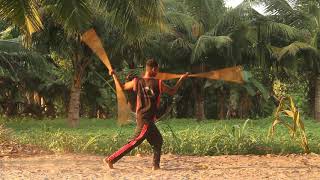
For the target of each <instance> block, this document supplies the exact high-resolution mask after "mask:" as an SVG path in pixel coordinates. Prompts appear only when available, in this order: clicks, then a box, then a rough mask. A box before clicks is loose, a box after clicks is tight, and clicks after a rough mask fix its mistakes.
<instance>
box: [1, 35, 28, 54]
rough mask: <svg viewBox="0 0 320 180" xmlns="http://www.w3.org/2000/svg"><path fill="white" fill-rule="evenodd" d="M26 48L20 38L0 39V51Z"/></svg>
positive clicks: (21, 50) (17, 50)
mask: <svg viewBox="0 0 320 180" xmlns="http://www.w3.org/2000/svg"><path fill="white" fill-rule="evenodd" d="M23 51H26V49H25V48H24V47H23V46H22V42H21V39H20V38H15V39H8V40H0V52H6V53H10V52H23Z"/></svg>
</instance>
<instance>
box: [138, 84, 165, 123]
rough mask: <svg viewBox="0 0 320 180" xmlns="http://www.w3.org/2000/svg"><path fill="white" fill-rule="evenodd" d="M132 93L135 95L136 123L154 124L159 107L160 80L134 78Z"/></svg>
mask: <svg viewBox="0 0 320 180" xmlns="http://www.w3.org/2000/svg"><path fill="white" fill-rule="evenodd" d="M134 81H135V86H134V91H136V93H137V106H136V113H137V121H139V122H144V123H149V122H154V120H155V119H156V114H157V112H158V108H159V105H160V94H161V83H162V82H161V80H158V79H154V78H135V79H134Z"/></svg>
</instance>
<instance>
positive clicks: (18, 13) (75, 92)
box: [0, 0, 162, 126]
mask: <svg viewBox="0 0 320 180" xmlns="http://www.w3.org/2000/svg"><path fill="white" fill-rule="evenodd" d="M93 4H94V5H93ZM161 6H162V4H161V1H158V0H153V1H145V2H137V1H132V0H127V1H114V0H101V1H90V0H70V1H61V0H22V1H20V0H1V1H0V15H1V18H2V19H3V20H7V21H10V22H11V23H12V24H14V25H16V26H18V27H19V28H20V30H21V31H22V32H23V34H24V35H25V36H24V37H26V38H25V39H28V40H29V41H27V42H30V39H31V35H32V34H34V33H35V32H37V31H39V30H42V29H45V28H47V27H46V26H44V25H43V24H45V23H48V22H46V21H47V20H49V21H51V22H52V23H53V24H54V26H55V27H58V29H59V28H60V31H59V30H58V31H56V32H53V33H61V34H62V37H66V38H65V39H68V40H70V41H69V42H72V44H73V45H72V46H64V47H67V49H66V51H65V52H63V53H62V54H63V55H62V57H65V56H66V53H70V54H68V55H67V56H68V58H69V59H72V62H73V63H72V67H73V78H72V86H71V94H70V101H69V113H68V120H69V122H70V123H71V125H72V126H75V125H76V124H77V122H78V120H79V104H80V92H81V84H82V77H83V74H84V73H85V72H86V67H87V66H88V64H89V63H90V52H89V51H88V50H86V49H87V48H86V47H85V46H84V45H83V44H82V43H81V41H80V35H81V33H83V32H84V31H86V30H87V29H88V28H89V27H92V22H93V12H94V11H93V8H97V7H98V8H104V9H105V10H106V11H107V12H108V13H109V16H110V18H109V19H112V23H113V25H115V26H117V27H118V28H119V29H120V32H121V33H122V35H123V34H125V35H127V36H125V39H126V40H127V41H131V42H133V40H134V39H130V37H136V35H137V34H139V33H140V36H139V37H141V36H142V33H141V31H140V30H141V27H144V25H150V24H154V23H157V22H160V19H161V9H162V8H161ZM47 18H48V19H47ZM51 27H52V26H51ZM54 30H55V29H53V30H51V32H52V31H54ZM123 32H126V33H123ZM60 37H61V36H60ZM135 39H136V38H135ZM55 42H56V41H55ZM64 42H66V41H64ZM28 44H30V43H28ZM60 44H61V43H60ZM68 47H72V48H68ZM60 49H61V50H63V49H62V48H60ZM83 50H85V51H83ZM60 52H62V51H60ZM82 52H85V53H82Z"/></svg>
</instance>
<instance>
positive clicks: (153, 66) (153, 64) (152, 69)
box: [146, 59, 159, 77]
mask: <svg viewBox="0 0 320 180" xmlns="http://www.w3.org/2000/svg"><path fill="white" fill-rule="evenodd" d="M158 66H159V65H158V63H157V61H155V60H154V59H148V60H147V63H146V73H148V74H149V76H150V77H155V76H156V75H157V73H158V72H159V67H158Z"/></svg>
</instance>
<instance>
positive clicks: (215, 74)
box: [82, 29, 244, 124]
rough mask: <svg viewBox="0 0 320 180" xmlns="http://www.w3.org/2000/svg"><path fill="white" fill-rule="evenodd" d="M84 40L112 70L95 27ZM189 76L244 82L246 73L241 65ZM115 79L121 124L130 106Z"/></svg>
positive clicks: (174, 76) (168, 76) (167, 75)
mask: <svg viewBox="0 0 320 180" xmlns="http://www.w3.org/2000/svg"><path fill="white" fill-rule="evenodd" d="M82 41H83V42H85V43H86V44H87V45H88V46H89V47H90V48H91V50H92V51H93V52H94V53H95V54H96V55H97V56H98V57H99V58H100V60H101V61H102V62H103V63H104V65H105V66H106V67H107V68H108V70H109V71H111V70H112V66H111V63H110V60H109V58H108V56H107V53H106V52H105V50H104V48H103V46H102V43H101V40H100V38H99V37H98V35H97V34H96V32H95V30H94V29H90V30H88V31H87V32H85V33H84V34H83V35H82ZM181 76H182V74H170V73H160V72H159V73H158V74H157V76H156V78H157V79H161V80H170V79H177V78H180V77H181ZM189 77H196V78H208V79H213V80H224V81H229V82H234V83H243V82H244V74H243V70H242V68H241V67H240V66H236V67H231V68H225V69H221V70H216V71H210V72H205V73H198V74H190V75H189ZM113 79H114V82H115V85H116V92H117V100H118V122H119V124H125V123H127V122H128V120H129V118H130V112H131V110H130V107H129V106H128V104H127V99H126V96H125V94H124V92H123V89H122V87H121V84H120V82H119V81H118V79H117V78H116V77H115V75H113Z"/></svg>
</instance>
